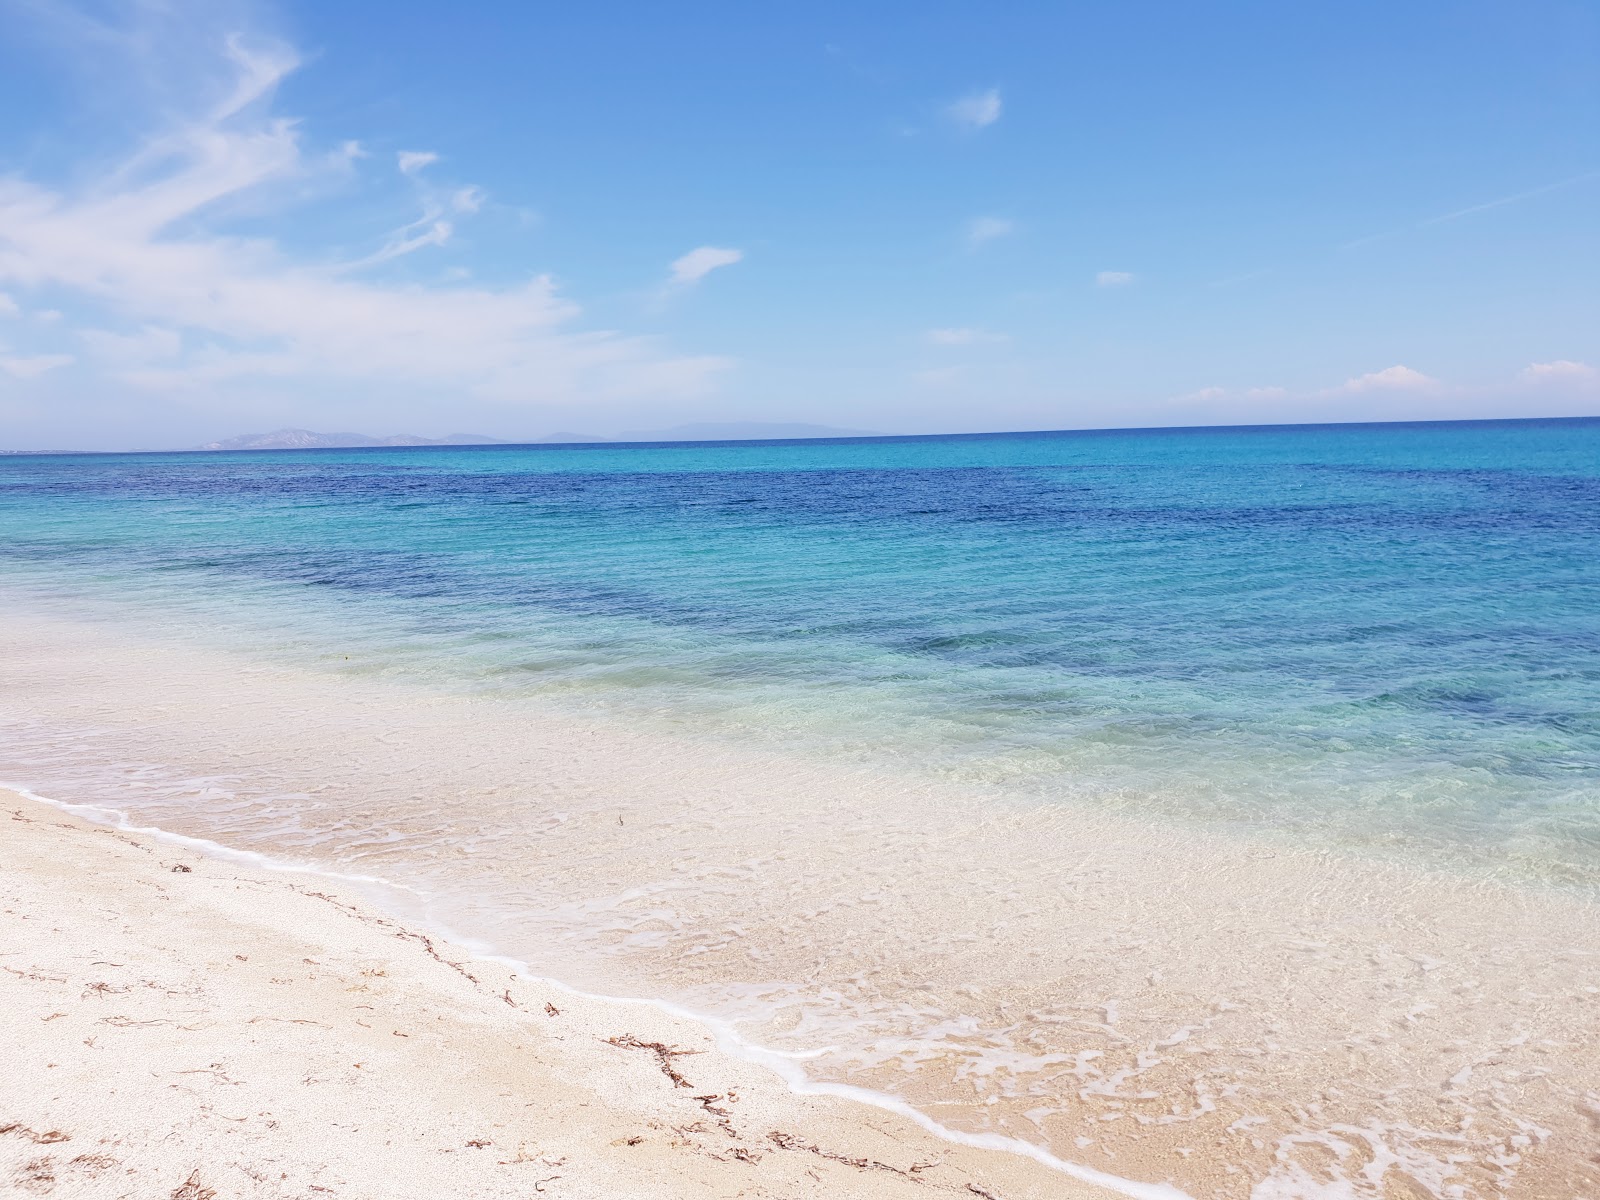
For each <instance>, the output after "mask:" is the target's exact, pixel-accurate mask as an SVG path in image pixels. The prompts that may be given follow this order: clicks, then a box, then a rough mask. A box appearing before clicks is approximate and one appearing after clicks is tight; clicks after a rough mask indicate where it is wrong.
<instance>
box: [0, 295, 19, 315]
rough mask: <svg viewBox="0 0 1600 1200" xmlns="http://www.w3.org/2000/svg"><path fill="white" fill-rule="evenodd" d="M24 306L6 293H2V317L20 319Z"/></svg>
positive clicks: (0, 311)
mask: <svg viewBox="0 0 1600 1200" xmlns="http://www.w3.org/2000/svg"><path fill="white" fill-rule="evenodd" d="M21 315H22V306H21V305H20V304H18V303H17V302H16V301H15V300H13V299H12V298H11V297H10V296H9V295H7V294H6V293H5V292H0V317H20V316H21Z"/></svg>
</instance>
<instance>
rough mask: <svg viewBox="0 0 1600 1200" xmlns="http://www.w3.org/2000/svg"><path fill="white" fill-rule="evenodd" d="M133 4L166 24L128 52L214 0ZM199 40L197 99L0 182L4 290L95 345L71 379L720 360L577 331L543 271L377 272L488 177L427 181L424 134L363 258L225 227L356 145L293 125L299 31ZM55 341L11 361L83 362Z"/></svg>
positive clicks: (458, 208)
mask: <svg viewBox="0 0 1600 1200" xmlns="http://www.w3.org/2000/svg"><path fill="white" fill-rule="evenodd" d="M130 11H132V12H134V14H135V16H134V18H133V19H134V20H135V21H136V22H137V21H141V20H142V21H146V22H154V23H156V24H154V25H147V26H145V27H129V28H127V29H123V30H121V31H119V35H120V36H122V37H123V38H124V39H125V49H126V50H127V53H128V56H129V57H130V58H137V56H138V55H139V54H140V53H142V52H143V48H144V47H147V46H150V45H160V44H163V42H162V39H161V38H160V36H159V35H160V33H161V31H162V30H163V29H165V28H166V26H164V25H161V24H159V23H160V22H162V21H166V22H168V23H171V22H173V21H179V20H180V18H181V20H182V22H187V23H189V24H194V23H199V22H201V21H202V20H203V19H204V18H205V16H206V13H207V11H208V10H206V9H204V8H200V7H194V8H192V10H191V9H190V8H186V7H185V6H183V5H181V4H179V5H171V6H160V7H159V8H158V7H155V6H139V7H138V8H136V9H134V10H130ZM191 19H192V20H191ZM191 43H192V44H193V45H194V46H197V47H203V49H197V50H195V51H194V52H193V57H195V61H187V62H186V63H185V64H184V66H185V68H186V69H187V71H188V74H187V75H186V76H185V77H184V78H185V82H186V83H187V84H189V85H190V87H189V93H190V94H189V95H188V110H187V111H186V112H184V113H181V114H179V115H178V116H177V117H176V119H172V118H170V117H169V118H168V120H167V121H165V122H163V125H162V127H160V128H157V129H155V130H154V131H153V132H151V133H150V134H149V135H148V136H146V137H145V138H144V139H143V140H142V142H141V143H140V144H138V145H136V146H135V147H134V148H133V149H132V150H131V151H129V152H128V153H127V154H126V155H125V157H124V158H123V159H122V161H120V162H113V163H111V164H109V165H103V166H101V167H100V168H99V169H97V170H92V171H91V170H88V169H85V170H84V171H83V172H82V173H81V178H82V182H81V183H78V184H74V185H72V186H67V187H63V186H53V185H47V184H44V183H41V182H36V181H33V180H30V179H29V178H27V177H25V176H21V175H10V176H7V177H5V178H3V179H0V288H4V289H6V290H7V293H8V295H13V296H14V297H17V298H20V301H21V302H22V303H26V302H27V301H28V300H29V299H30V298H31V296H32V295H33V294H36V293H42V294H48V295H50V296H51V297H52V298H53V299H54V301H55V303H56V304H57V305H59V306H60V307H62V308H65V309H67V311H68V314H69V317H68V319H65V320H62V321H60V322H58V323H57V325H58V326H59V328H58V329H57V330H56V332H55V333H53V334H52V335H51V336H53V337H55V338H56V339H57V341H59V339H60V338H62V337H69V336H70V337H71V338H73V339H75V340H76V341H77V342H78V343H79V344H80V345H81V347H82V349H83V351H84V352H85V354H84V357H83V358H81V359H79V366H80V369H81V373H82V374H84V375H86V376H90V378H88V380H87V382H86V385H85V386H84V387H83V389H82V393H81V394H83V395H85V396H88V395H92V394H94V393H96V392H97V391H100V390H102V389H103V387H104V385H106V384H108V383H110V384H117V385H122V386H123V387H125V388H127V387H131V388H135V389H144V390H149V391H155V392H160V393H163V394H167V395H174V394H186V395H188V396H190V397H192V398H193V399H195V400H197V401H198V402H201V403H203V404H204V405H205V406H206V407H207V408H208V409H227V408H228V407H229V406H230V403H231V402H233V401H234V400H237V399H238V398H239V397H240V396H243V395H246V394H249V395H254V396H259V395H261V394H263V393H262V392H261V389H263V388H265V389H266V390H267V392H266V394H270V395H279V396H291V395H301V394H307V393H310V392H316V393H318V394H326V395H337V396H340V397H344V396H347V395H353V394H356V393H357V392H360V389H356V390H355V391H352V389H350V388H349V387H348V386H346V385H348V383H349V382H351V381H359V382H364V383H369V384H381V385H382V388H381V389H380V392H379V394H382V395H389V396H397V395H401V394H406V395H412V396H416V397H418V398H422V397H426V396H430V395H446V394H448V395H451V396H463V395H466V396H472V397H475V398H479V399H482V400H485V401H488V402H491V403H495V404H497V405H498V404H510V405H530V404H538V403H541V402H546V401H550V402H555V401H559V402H561V403H563V404H569V405H574V404H575V405H583V404H586V403H588V402H592V401H600V400H609V399H614V398H618V397H642V398H654V397H678V396H684V395H694V394H699V393H701V392H703V391H704V390H705V388H706V387H708V386H709V385H710V382H711V381H712V380H713V379H714V378H715V377H716V375H717V374H718V372H720V371H722V370H723V369H725V368H726V367H727V366H728V365H730V364H729V363H728V361H727V360H725V359H722V358H720V357H716V356H709V355H700V356H685V355H678V354H673V353H671V352H669V351H667V350H666V349H665V348H664V347H663V345H662V344H661V343H660V342H659V341H658V340H656V339H653V338H645V337H635V336H627V335H625V334H621V333H615V332H609V331H586V330H581V329H574V328H573V325H574V323H575V322H576V320H577V319H578V317H579V315H580V310H579V307H578V306H577V305H576V304H575V303H574V302H572V301H571V300H569V299H567V298H565V297H564V296H563V295H561V293H560V292H559V291H558V289H557V287H556V285H555V283H554V282H553V281H552V280H551V279H550V277H549V276H547V275H542V274H536V273H530V274H529V275H527V276H525V277H523V278H522V279H520V280H514V281H512V282H509V283H506V284H503V285H499V286H493V287H490V286H472V285H469V284H466V283H462V282H452V283H449V284H440V283H434V284H424V283H419V282H416V281H415V280H405V281H385V280H381V279H377V278H369V277H367V276H366V275H365V272H366V271H367V270H368V269H369V268H371V267H374V266H377V265H379V264H387V263H391V262H392V261H393V260H395V259H398V258H401V257H403V256H406V255H410V254H413V253H415V252H417V251H419V250H423V249H425V248H427V247H441V246H444V245H445V244H446V243H447V242H448V241H449V239H450V236H451V233H452V231H453V229H454V222H455V221H457V220H460V219H465V218H467V217H470V216H471V215H472V214H473V213H475V212H476V211H477V210H478V209H479V208H480V207H481V205H482V202H483V195H482V193H481V192H480V191H479V190H478V189H476V188H471V187H457V188H455V189H454V190H453V191H451V190H444V189H441V190H439V191H437V192H435V191H434V190H433V189H432V188H431V187H430V186H429V185H428V184H427V182H426V180H424V179H419V176H420V175H421V173H422V172H423V170H424V168H426V167H428V166H430V165H432V164H433V163H434V162H436V161H437V156H436V155H433V154H432V153H431V152H424V151H407V152H404V153H402V154H401V155H400V156H398V158H397V160H396V162H397V165H398V166H399V168H400V170H401V172H402V173H403V174H404V175H406V176H407V177H408V178H410V179H412V180H413V181H415V182H414V184H413V186H414V187H416V188H417V191H418V195H419V197H420V199H421V204H422V212H421V215H420V216H419V217H418V219H417V220H416V221H414V222H412V223H410V224H409V225H407V226H404V227H402V228H401V229H398V230H395V231H392V232H390V233H388V234H386V235H382V241H381V243H380V244H379V246H378V247H377V249H375V250H374V251H372V252H371V253H369V254H367V255H365V256H358V257H356V258H354V259H345V260H344V261H338V260H330V258H329V257H328V256H327V255H326V254H325V253H317V252H312V253H307V252H300V253H294V252H291V251H290V250H289V249H288V248H286V247H285V246H284V245H283V244H281V243H279V242H278V241H277V240H275V239H273V238H270V237H262V236H253V237H242V236H239V235H238V234H236V233H235V232H233V231H232V230H230V229H229V228H228V227H227V216H228V213H229V212H230V211H237V208H238V207H240V206H241V205H239V202H241V201H243V202H248V203H253V204H257V205H259V204H260V203H281V202H282V201H283V198H284V197H285V196H293V195H298V194H300V191H301V185H303V184H304V183H305V182H306V181H307V180H308V179H314V178H315V177H316V176H317V175H318V173H319V172H332V171H338V172H341V173H344V174H348V173H349V172H352V171H355V170H358V169H359V162H358V160H359V159H360V158H362V157H363V155H362V154H361V153H360V152H359V148H357V149H356V150H355V151H354V152H342V153H337V154H333V155H326V154H322V153H315V152H312V151H309V150H308V149H307V148H306V147H305V145H304V144H303V139H304V137H305V134H304V133H303V131H302V128H301V126H300V125H299V124H298V123H297V122H296V121H294V120H292V119H290V118H288V117H285V116H281V115H279V114H277V113H275V112H274V111H273V101H274V96H275V92H276V90H277V87H278V84H279V83H280V82H281V81H282V80H283V79H284V78H285V77H286V76H288V75H289V74H290V73H291V72H293V71H294V70H296V69H297V68H298V66H299V56H298V54H297V53H296V52H295V51H294V50H293V49H292V48H291V47H289V46H286V45H284V44H282V43H278V42H270V41H252V40H251V39H249V38H245V37H239V36H229V37H226V38H223V37H220V36H219V37H217V38H215V39H213V40H207V39H202V38H198V37H194V38H188V39H187V40H186V41H185V42H184V44H185V45H189V44H191ZM164 61H165V60H164ZM344 145H345V147H346V148H347V150H349V148H350V147H351V146H352V145H353V144H352V143H344ZM335 164H336V165H335ZM85 167H86V168H87V164H85ZM291 185H292V186H291ZM258 211H259V209H258ZM681 261H682V260H680V262H681ZM697 261H698V260H697ZM711 265H712V266H715V265H720V263H713V264H711ZM705 269H710V267H709V266H708V267H706V268H705ZM701 273H703V271H702V272H701ZM63 300H68V301H69V302H68V303H62V301H63ZM69 327H70V328H69ZM60 349H61V347H60V346H59V345H39V346H34V347H29V348H27V349H25V350H21V349H19V350H14V351H8V352H7V355H6V357H5V358H4V360H3V361H0V368H3V370H4V372H5V373H6V374H8V375H11V376H15V377H27V376H36V375H39V374H42V373H45V372H48V371H53V370H55V369H57V368H60V367H64V366H66V365H68V363H69V362H71V361H72V356H69V355H65V354H62V353H60ZM251 389H253V391H252V390H251ZM340 402H341V403H343V402H345V401H343V400H341V401H340Z"/></svg>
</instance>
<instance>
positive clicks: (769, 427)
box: [614, 421, 883, 442]
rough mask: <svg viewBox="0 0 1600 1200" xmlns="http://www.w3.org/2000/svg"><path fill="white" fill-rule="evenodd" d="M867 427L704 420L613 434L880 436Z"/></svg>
mask: <svg viewBox="0 0 1600 1200" xmlns="http://www.w3.org/2000/svg"><path fill="white" fill-rule="evenodd" d="M882 436H883V435H882V434H879V433H873V432H872V431H871V430H868V429H836V428H835V427H834V426H832V425H802V424H795V423H789V422H782V421H705V422H701V423H699V424H694V425H674V426H673V427H672V428H671V429H632V430H629V431H628V432H626V433H619V434H617V436H616V438H615V439H614V440H615V441H619V442H731V441H780V440H783V439H786V438H848V437H882Z"/></svg>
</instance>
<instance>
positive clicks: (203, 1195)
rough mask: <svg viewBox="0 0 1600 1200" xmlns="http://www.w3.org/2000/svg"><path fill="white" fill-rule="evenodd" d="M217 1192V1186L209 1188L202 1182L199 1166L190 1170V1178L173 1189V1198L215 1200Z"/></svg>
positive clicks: (174, 1199)
mask: <svg viewBox="0 0 1600 1200" xmlns="http://www.w3.org/2000/svg"><path fill="white" fill-rule="evenodd" d="M216 1194H217V1189H216V1188H209V1187H207V1186H206V1185H205V1184H203V1183H201V1182H200V1171H199V1169H198V1168H197V1169H195V1170H193V1171H190V1172H189V1178H187V1179H185V1180H184V1181H183V1182H182V1183H180V1184H179V1185H178V1186H177V1187H175V1188H173V1189H172V1200H213V1197H215V1196H216Z"/></svg>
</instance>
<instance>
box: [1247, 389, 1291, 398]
mask: <svg viewBox="0 0 1600 1200" xmlns="http://www.w3.org/2000/svg"><path fill="white" fill-rule="evenodd" d="M1288 394H1289V389H1288V388H1285V387H1253V388H1247V389H1245V393H1244V395H1245V399H1246V400H1282V399H1283V398H1284V397H1285V396H1287V395H1288Z"/></svg>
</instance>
